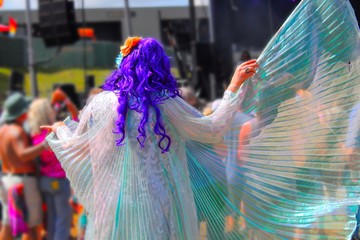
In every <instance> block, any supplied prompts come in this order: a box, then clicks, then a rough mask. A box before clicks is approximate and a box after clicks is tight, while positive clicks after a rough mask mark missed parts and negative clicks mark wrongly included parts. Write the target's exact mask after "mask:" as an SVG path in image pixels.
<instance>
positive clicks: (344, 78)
mask: <svg viewBox="0 0 360 240" xmlns="http://www.w3.org/2000/svg"><path fill="white" fill-rule="evenodd" d="M359 34H360V33H359V27H358V23H357V22H356V19H355V16H354V13H353V9H352V8H351V5H350V4H349V1H345V0H332V1H323V0H321V1H317V0H310V1H302V2H301V3H300V4H299V5H298V7H297V8H296V9H295V11H294V12H293V13H292V14H291V16H290V17H289V18H288V19H287V21H286V22H285V23H284V25H283V26H282V27H281V28H280V30H279V31H278V32H277V33H276V35H275V36H274V37H273V38H272V40H271V41H270V43H269V44H268V45H267V47H266V48H265V50H264V51H263V52H262V54H261V55H260V57H259V58H258V63H259V65H260V69H259V71H258V74H257V76H256V77H255V78H253V79H252V80H251V81H252V82H251V85H252V88H245V89H247V92H246V93H245V96H246V97H245V99H244V101H243V102H242V104H241V111H239V112H238V113H237V115H238V116H239V117H240V118H242V119H244V115H245V117H250V118H251V120H246V121H238V120H237V119H236V117H235V120H234V122H233V124H232V125H231V128H230V129H229V131H228V132H227V134H226V136H225V138H224V141H223V142H222V143H218V144H215V145H213V148H211V147H209V146H208V145H204V144H202V143H199V142H188V145H187V146H188V148H187V149H188V156H189V158H190V159H193V160H192V161H190V162H193V163H195V164H194V165H190V164H189V169H190V173H193V174H191V176H192V175H194V176H193V177H192V179H194V181H193V189H194V195H195V199H198V200H197V201H195V202H196V203H197V205H198V209H200V210H198V211H199V212H200V213H201V214H202V215H203V219H205V220H203V221H204V223H207V226H208V227H209V228H207V229H209V231H208V232H207V233H208V236H210V238H211V239H222V238H223V236H224V238H230V239H320V238H325V239H350V238H351V235H352V232H353V231H354V228H355V226H356V220H355V214H356V212H357V206H358V204H359V200H360V198H359V197H360V196H359V194H360V192H359V190H360V188H359V180H360V178H359V177H360V174H359V172H360V171H359V163H360V158H359V134H360V131H359V122H360V117H359V116H360V113H359V111H360V51H359V50H360V45H359V43H360V35H359ZM247 84H249V82H247ZM249 85H250V84H249ZM173 114H176V112H173ZM184 127H186V126H185V125H184ZM212 149H213V150H212ZM199 172H201V174H199ZM203 176H205V177H203ZM204 179H205V180H204ZM204 182H205V183H207V184H204ZM204 185H206V186H205V187H204ZM204 189H205V190H204ZM218 199H219V200H218ZM209 201H210V202H211V201H212V202H213V203H216V204H214V205H212V206H213V207H212V208H211V207H209V206H211V204H209ZM201 214H198V216H200V215H201ZM200 221H201V220H200ZM221 229H224V231H223V232H222V231H221ZM223 234H224V235H223Z"/></svg>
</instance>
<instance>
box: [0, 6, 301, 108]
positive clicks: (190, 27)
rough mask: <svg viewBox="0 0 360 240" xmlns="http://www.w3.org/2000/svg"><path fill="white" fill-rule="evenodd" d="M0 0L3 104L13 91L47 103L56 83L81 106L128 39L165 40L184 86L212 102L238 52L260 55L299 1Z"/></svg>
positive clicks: (1, 95) (174, 68) (220, 89)
mask: <svg viewBox="0 0 360 240" xmlns="http://www.w3.org/2000/svg"><path fill="white" fill-rule="evenodd" d="M0 2H1V6H0V23H1V24H2V25H4V26H3V30H2V31H1V33H0V86H1V90H0V102H2V101H3V100H4V98H5V97H6V94H7V93H8V92H9V91H10V92H11V91H14V90H15V91H16V90H20V91H23V92H24V93H25V94H27V95H32V96H37V95H39V96H43V97H48V96H50V94H51V92H52V90H53V89H54V88H55V87H56V86H58V85H59V84H67V87H66V88H72V91H73V92H75V93H76V94H78V95H79V98H80V100H79V102H81V99H82V95H83V94H84V93H86V92H87V91H88V90H89V89H90V88H92V87H94V86H98V85H101V84H102V82H103V80H104V79H105V78H106V76H107V75H108V74H109V73H110V72H111V70H113V69H114V59H115V58H116V56H117V54H118V51H119V46H120V45H121V43H122V42H123V41H124V40H125V39H126V37H127V36H129V35H139V36H143V37H147V36H151V37H155V38H156V39H158V40H159V41H161V42H162V43H163V45H164V47H165V48H166V50H167V52H168V54H169V55H170V56H171V57H172V64H173V74H174V75H175V76H176V78H177V79H178V80H179V83H180V84H189V85H191V86H193V87H194V88H196V91H197V94H199V95H200V96H201V97H203V98H205V99H207V100H211V99H215V98H216V97H218V96H219V94H220V95H221V94H222V92H223V91H222V86H223V85H224V84H226V83H227V81H228V79H229V76H230V75H231V74H232V71H233V68H234V66H235V65H236V64H237V63H239V62H240V61H241V53H242V52H244V51H248V52H249V54H250V55H251V57H256V56H257V55H258V54H259V53H260V52H261V50H262V49H263V48H264V46H265V45H266V43H267V42H268V41H269V39H270V38H271V36H272V35H273V34H274V33H275V32H276V31H277V29H278V28H279V27H280V26H281V24H282V23H283V21H284V20H285V19H286V17H287V16H288V15H289V14H290V12H291V11H292V10H293V9H294V8H295V7H296V5H297V4H298V2H299V1H292V0H225V1H224V0H174V1H165V0H152V1H148V0H119V1H113V0H102V1H99V0H74V1H68V0H2V1H0ZM6 27H8V28H6ZM29 32H30V33H31V34H28V33H29ZM29 44H31V45H29ZM29 54H31V56H29Z"/></svg>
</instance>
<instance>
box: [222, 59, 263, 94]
mask: <svg viewBox="0 0 360 240" xmlns="http://www.w3.org/2000/svg"><path fill="white" fill-rule="evenodd" d="M258 68H259V65H258V64H257V62H256V59H253V60H249V61H246V62H244V63H242V64H240V65H239V66H237V67H236V70H235V72H234V75H233V77H232V79H231V82H230V85H229V87H228V88H227V90H229V91H232V92H236V91H237V90H238V89H239V88H240V86H241V84H243V83H244V82H245V81H246V80H247V79H248V78H250V77H252V76H254V75H255V73H256V70H257V69H258Z"/></svg>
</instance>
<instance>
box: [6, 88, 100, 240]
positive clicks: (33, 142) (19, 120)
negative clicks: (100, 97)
mask: <svg viewBox="0 0 360 240" xmlns="http://www.w3.org/2000/svg"><path fill="white" fill-rule="evenodd" d="M101 91H102V90H101V89H100V88H94V89H92V90H91V91H90V92H89V94H88V98H87V102H89V101H91V99H92V97H93V95H94V94H97V93H99V92H101ZM67 116H69V117H71V119H73V120H75V121H77V120H78V116H79V110H78V107H77V106H76V104H75V103H74V102H73V101H72V100H71V98H70V97H69V96H68V94H67V93H66V92H65V91H64V90H63V89H62V88H61V87H58V88H56V89H55V90H54V91H53V93H52V97H51V99H50V100H49V99H47V98H37V99H30V98H28V97H25V96H24V95H23V94H21V93H18V92H15V93H12V94H11V95H9V96H8V98H7V99H6V100H5V102H4V104H3V112H2V114H1V123H0V124H1V125H0V142H1V146H0V158H1V181H0V202H1V209H2V210H1V211H0V213H1V230H0V239H2V240H8V239H29V240H40V239H48V240H65V239H83V237H84V233H85V226H86V216H85V213H84V210H83V208H82V206H81V205H80V204H79V203H78V201H77V198H76V196H75V195H74V194H73V192H72V190H71V187H70V182H69V181H68V180H67V178H66V174H65V172H64V170H63V168H62V167H61V164H60V163H59V161H58V160H57V158H56V156H55V154H54V153H53V152H52V150H51V149H50V148H49V146H48V144H47V142H46V136H47V135H48V134H49V133H48V130H46V129H42V128H41V126H45V125H52V124H53V123H55V122H56V121H61V120H64V118H66V117H67Z"/></svg>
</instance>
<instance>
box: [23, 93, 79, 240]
mask: <svg viewBox="0 0 360 240" xmlns="http://www.w3.org/2000/svg"><path fill="white" fill-rule="evenodd" d="M28 119H29V125H30V128H31V138H32V142H33V144H34V145H38V144H41V143H42V142H44V141H45V137H46V135H47V133H48V132H47V131H46V130H41V129H40V126H41V125H47V124H52V123H54V121H55V112H54V110H53V109H52V108H51V105H50V102H49V101H48V100H47V99H36V100H34V101H33V102H32V104H31V106H30V109H29V117H28ZM40 176H41V178H40V190H41V192H42V194H43V195H44V197H45V202H46V206H47V218H46V219H47V235H48V239H52V240H62V239H68V238H69V236H70V224H71V213H72V212H71V207H70V204H69V199H70V194H71V191H70V183H69V181H68V180H67V179H66V174H65V172H64V170H63V168H62V167H61V164H60V162H59V161H58V160H57V158H56V156H55V154H54V153H53V151H51V149H48V150H44V151H43V152H42V153H41V155H40Z"/></svg>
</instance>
